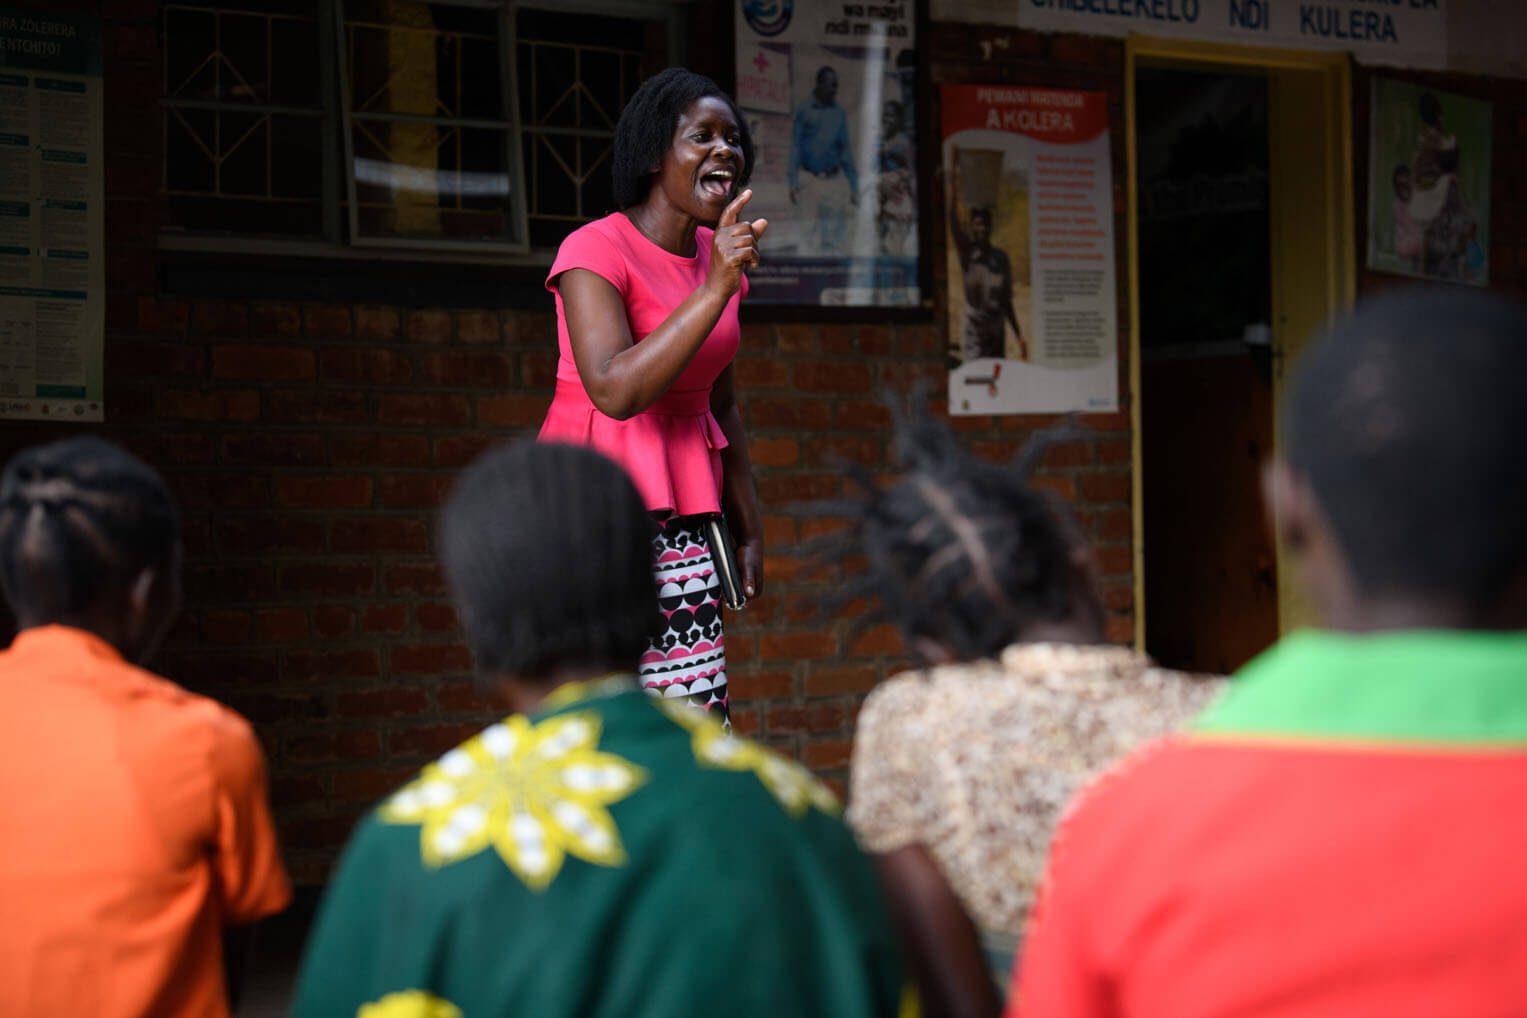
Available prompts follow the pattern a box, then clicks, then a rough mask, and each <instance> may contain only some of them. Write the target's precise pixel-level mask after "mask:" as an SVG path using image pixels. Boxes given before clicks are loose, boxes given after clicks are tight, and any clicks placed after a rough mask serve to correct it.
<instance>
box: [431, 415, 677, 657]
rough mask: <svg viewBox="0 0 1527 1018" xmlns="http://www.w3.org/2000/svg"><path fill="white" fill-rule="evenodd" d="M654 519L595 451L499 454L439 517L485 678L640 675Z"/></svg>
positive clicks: (527, 449)
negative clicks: (598, 672)
mask: <svg viewBox="0 0 1527 1018" xmlns="http://www.w3.org/2000/svg"><path fill="white" fill-rule="evenodd" d="M653 533H654V527H653V523H652V518H651V516H650V515H649V514H648V512H647V510H646V508H645V506H644V505H643V504H642V500H641V497H640V496H639V495H637V493H636V489H635V487H633V486H632V484H631V481H630V480H629V479H628V478H627V477H626V475H625V473H624V472H623V471H622V470H621V469H620V468H619V467H618V466H616V465H615V464H614V463H612V462H611V461H610V460H608V459H606V458H605V457H603V456H601V455H599V454H598V453H596V452H592V451H590V450H588V449H583V448H579V447H576V446H570V445H556V444H546V443H537V442H531V441H522V442H516V443H513V444H510V445H505V446H500V447H499V448H496V449H493V450H491V451H489V452H487V453H485V454H483V455H482V456H481V457H479V458H478V459H477V461H476V462H475V463H473V464H472V465H471V466H470V467H468V468H467V470H466V472H465V473H463V474H462V475H461V479H460V480H459V481H457V483H456V487H455V489H454V490H453V491H452V492H451V495H450V498H449V499H447V500H446V504H445V508H444V509H443V510H442V511H441V514H440V524H439V545H440V559H441V564H442V565H443V567H444V569H445V575H446V579H447V581H448V582H449V584H450V587H451V591H452V593H453V595H454V596H455V599H456V607H457V610H458V612H459V614H460V616H461V622H462V627H463V628H464V629H465V630H466V637H467V643H468V645H469V646H470V647H471V648H472V653H473V655H474V656H475V658H476V659H477V666H478V669H479V671H481V672H482V673H484V674H485V675H488V676H514V677H516V678H521V679H538V678H544V677H546V676H548V675H550V674H551V673H552V672H554V671H556V670H557V669H559V668H567V667H581V666H592V667H597V668H611V669H630V670H632V671H634V670H635V669H636V665H637V662H638V659H639V658H640V657H641V654H642V651H643V650H645V649H646V647H647V641H648V639H649V637H650V636H651V635H652V634H653V633H654V632H655V630H656V628H657V625H658V622H659V620H660V618H661V616H660V615H659V613H658V604H657V588H656V585H655V584H654V582H653V578H652V537H653Z"/></svg>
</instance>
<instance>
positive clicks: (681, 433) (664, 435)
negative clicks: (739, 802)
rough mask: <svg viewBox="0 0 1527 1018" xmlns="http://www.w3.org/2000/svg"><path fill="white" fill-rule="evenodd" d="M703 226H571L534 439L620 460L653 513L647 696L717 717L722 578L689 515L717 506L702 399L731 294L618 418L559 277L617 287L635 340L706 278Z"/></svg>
mask: <svg viewBox="0 0 1527 1018" xmlns="http://www.w3.org/2000/svg"><path fill="white" fill-rule="evenodd" d="M710 246H711V231H710V230H708V229H706V228H705V227H700V228H698V229H697V230H696V231H695V253H694V254H693V255H691V256H689V257H683V256H680V255H675V254H672V253H670V252H668V251H665V250H663V249H662V248H660V247H658V246H657V245H656V244H654V243H653V242H652V241H650V240H648V239H647V238H646V237H645V236H644V235H643V234H642V232H641V231H640V230H638V229H637V228H636V227H635V226H634V225H633V224H632V223H631V221H630V220H629V219H627V218H626V216H625V215H624V214H623V213H620V212H616V213H614V214H612V215H608V216H606V217H604V218H603V219H599V220H596V221H594V222H592V223H589V224H588V225H586V226H583V227H580V228H579V229H577V230H575V231H573V233H572V234H570V235H569V236H568V238H567V239H566V240H564V241H563V242H562V246H561V248H559V249H558V251H557V258H556V261H554V262H553V263H552V267H551V271H550V273H548V274H547V277H546V288H547V289H548V290H550V291H551V292H552V294H553V295H554V296H555V297H556V302H557V344H558V358H557V387H556V394H555V395H554V396H553V397H552V403H551V408H550V409H549V410H548V411H547V413H546V421H545V423H543V424H542V425H541V432H540V436H539V437H540V441H543V442H568V443H571V444H574V445H583V446H588V447H590V448H592V449H595V450H597V451H599V452H601V453H604V454H605V455H606V456H609V457H610V458H611V459H613V460H614V461H615V462H616V463H618V464H620V465H621V466H622V467H623V468H624V469H625V471H626V473H627V474H628V475H629V476H630V477H631V480H632V482H634V483H635V485H636V490H637V491H638V492H640V493H641V496H642V499H643V501H644V502H645V503H646V505H647V508H648V509H649V510H651V511H652V512H653V514H654V515H656V516H657V517H659V519H660V520H661V529H660V532H659V533H658V535H657V537H656V539H655V542H654V563H655V565H654V568H655V575H656V581H657V584H658V601H659V604H660V605H661V607H662V610H663V615H664V617H665V618H666V619H667V625H666V627H665V629H664V631H663V632H662V633H661V634H660V635H658V636H657V637H654V639H653V642H652V646H651V647H650V648H649V649H648V652H647V653H646V654H645V655H644V656H643V658H642V662H641V667H640V673H641V674H640V678H641V681H642V684H643V686H644V687H646V688H647V690H648V691H649V692H651V693H653V694H655V695H661V696H664V697H667V698H675V699H680V698H682V699H685V700H687V701H689V702H690V703H692V704H694V705H695V706H697V707H704V708H706V709H708V710H710V711H712V712H714V715H715V716H717V717H719V718H720V719H721V720H723V721H724V720H726V718H727V712H726V710H727V699H726V644H725V637H724V635H723V633H722V625H721V593H720V591H721V588H720V581H719V579H718V578H717V576H716V572H715V568H714V565H713V562H712V559H711V554H710V548H709V546H708V545H707V544H706V542H705V538H704V534H703V531H702V530H701V529H700V527H699V526H698V525H697V521H696V520H695V519H694V517H696V516H702V515H705V514H708V513H717V512H720V511H721V480H722V473H721V471H722V468H721V450H722V449H724V448H726V445H727V440H726V436H725V434H723V433H722V431H721V426H720V424H718V423H717V422H716V418H715V416H714V415H713V414H712V413H711V409H710V396H711V387H712V386H713V385H714V384H715V382H716V379H717V378H718V377H719V376H720V374H721V372H722V371H723V370H725V369H726V367H727V365H729V364H731V362H732V358H733V357H735V356H736V354H737V348H738V345H739V343H740V341H741V328H740V326H739V325H738V322H737V308H738V305H739V304H740V303H741V298H742V297H743V296H744V295H746V293H747V290H748V283H747V279H746V277H744V279H743V282H742V287H741V289H740V290H739V291H738V292H737V293H735V294H733V295H732V299H731V300H730V301H729V302H728V303H727V305H726V308H725V309H724V310H723V311H722V313H721V318H720V320H719V321H717V323H716V327H715V329H713V330H712V331H711V334H710V336H708V337H707V338H706V340H705V342H704V343H703V344H702V345H701V347H700V349H699V351H698V352H696V354H695V356H694V358H693V359H692V360H691V361H690V362H689V364H688V365H687V366H686V367H685V368H684V370H683V371H682V372H681V373H680V374H679V377H678V378H677V379H675V380H674V382H673V385H671V386H670V387H669V389H668V391H667V392H665V393H664V394H663V395H662V396H661V397H660V398H659V399H658V400H657V402H656V403H654V404H653V405H652V406H650V407H648V408H647V409H646V410H644V411H642V412H641V413H639V414H636V415H634V416H632V417H631V418H629V419H627V420H624V421H620V420H616V419H615V418H613V417H609V416H606V415H605V414H603V413H601V412H600V411H599V409H598V408H597V407H596V406H594V402H593V400H591V399H590V398H589V395H588V391H587V390H586V389H585V388H584V386H583V379H582V378H581V377H580V376H579V374H578V365H577V362H576V361H575V360H574V359H573V349H572V342H571V340H570V339H569V337H568V332H567V312H566V309H565V308H564V307H563V305H562V294H561V292H560V291H559V290H558V288H557V278H558V277H559V276H560V275H561V274H562V273H564V272H566V271H567V270H568V269H587V270H588V271H590V272H593V273H594V274H596V275H598V276H600V277H601V278H603V279H605V280H607V281H608V282H609V283H610V284H611V285H612V286H614V287H615V289H616V290H617V291H619V293H620V295H621V299H622V301H623V302H624V303H625V308H626V321H627V324H628V325H629V326H630V330H631V339H632V341H633V342H637V343H640V342H641V341H642V340H643V339H645V338H646V337H647V335H648V334H650V333H651V332H652V331H653V330H654V329H656V328H657V327H658V326H659V325H661V324H662V323H663V321H664V320H665V319H666V318H667V317H668V316H669V315H670V314H671V313H672V312H673V309H674V308H676V307H678V305H679V304H680V303H682V302H683V301H684V299H685V298H687V297H688V296H689V295H690V294H691V293H693V292H694V291H695V290H696V289H698V288H699V287H700V285H701V284H702V283H704V282H705V278H706V275H707V274H708V271H709V266H710Z"/></svg>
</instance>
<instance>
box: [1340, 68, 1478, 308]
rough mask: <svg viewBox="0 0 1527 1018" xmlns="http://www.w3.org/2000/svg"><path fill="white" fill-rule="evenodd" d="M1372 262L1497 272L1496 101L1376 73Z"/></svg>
mask: <svg viewBox="0 0 1527 1018" xmlns="http://www.w3.org/2000/svg"><path fill="white" fill-rule="evenodd" d="M1370 116H1371V126H1370V128H1369V136H1368V146H1369V147H1368V268H1370V269H1375V270H1378V271H1380V272H1394V273H1398V274H1400V275H1404V276H1418V277H1421V278H1423V279H1440V280H1446V281H1448V282H1453V283H1472V284H1473V285H1475V286H1484V285H1486V284H1487V283H1489V281H1490V151H1491V127H1492V123H1493V118H1492V114H1491V109H1490V104H1489V103H1487V102H1484V101H1482V100H1479V99H1470V98H1468V97H1466V96H1461V95H1454V94H1453V93H1451V92H1442V91H1439V90H1438V89H1434V88H1425V87H1423V86H1420V85H1412V84H1410V83H1408V82H1403V81H1390V80H1388V79H1385V78H1375V79H1373V108H1372V111H1371V114H1370Z"/></svg>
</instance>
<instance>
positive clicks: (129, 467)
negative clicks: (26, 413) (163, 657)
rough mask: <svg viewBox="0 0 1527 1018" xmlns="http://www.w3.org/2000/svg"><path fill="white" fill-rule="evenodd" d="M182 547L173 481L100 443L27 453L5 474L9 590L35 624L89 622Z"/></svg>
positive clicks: (1, 560)
mask: <svg viewBox="0 0 1527 1018" xmlns="http://www.w3.org/2000/svg"><path fill="white" fill-rule="evenodd" d="M179 540H180V514H179V512H178V510H177V509H176V507H175V501H174V499H173V498H171V497H170V493H169V490H168V489H167V488H166V487H165V485H164V481H162V480H161V479H160V477H159V475H158V474H157V473H155V472H154V470H153V468H151V467H149V466H148V465H147V464H146V463H144V462H143V461H142V460H140V459H138V458H137V457H135V456H132V455H131V454H129V453H127V452H124V451H123V450H122V449H119V448H118V447H116V446H115V445H112V444H111V443H110V442H105V441H102V440H101V439H99V438H91V437H85V438H71V439H67V440H65V441H61V442H54V443H52V444H50V445H41V446H34V447H32V448H30V449H23V450H22V451H21V452H19V453H17V454H16V455H15V457H13V458H12V459H11V461H10V462H9V463H7V464H6V467H5V472H4V474H3V475H0V584H3V586H4V588H5V596H6V598H7V600H9V601H10V603H11V606H12V608H13V609H14V610H15V612H16V615H17V617H18V618H22V619H25V620H27V621H28V622H29V623H31V624H43V623H48V622H77V621H80V620H82V619H84V618H85V617H86V616H87V615H89V614H90V612H91V611H92V610H93V609H95V608H97V607H99V606H100V605H101V604H103V603H104V602H105V600H106V598H108V597H110V596H115V595H117V594H120V593H121V592H122V591H124V590H125V589H126V588H127V586H128V585H129V584H131V583H132V582H133V580H134V579H135V578H136V577H137V576H138V575H139V574H140V573H141V572H142V571H143V570H144V569H146V568H149V567H152V566H158V565H160V564H162V563H164V562H165V561H167V560H168V559H170V557H171V556H172V555H173V553H174V549H175V546H176V544H177V543H178V541H179Z"/></svg>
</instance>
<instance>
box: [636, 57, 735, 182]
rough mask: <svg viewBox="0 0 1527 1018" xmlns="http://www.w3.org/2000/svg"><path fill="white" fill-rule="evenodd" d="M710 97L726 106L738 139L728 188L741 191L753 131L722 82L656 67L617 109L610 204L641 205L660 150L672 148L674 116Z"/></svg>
mask: <svg viewBox="0 0 1527 1018" xmlns="http://www.w3.org/2000/svg"><path fill="white" fill-rule="evenodd" d="M708 96H715V97H716V98H718V99H720V100H722V101H723V102H725V103H726V104H727V106H729V107H731V110H732V116H733V117H735V118H736V120H737V132H738V134H739V136H740V138H741V141H742V171H741V172H740V173H738V174H737V179H736V181H735V182H734V183H733V185H732V189H733V193H736V192H738V191H741V190H742V187H743V185H745V184H746V183H747V182H748V178H750V177H751V176H752V175H753V136H752V135H751V134H749V133H748V121H747V118H746V117H744V116H743V115H742V111H741V110H739V109H738V108H737V104H736V103H735V102H733V101H732V97H731V96H729V95H727V94H726V93H725V92H723V91H722V90H721V86H720V85H718V84H716V83H715V82H714V81H712V80H710V79H709V78H707V77H706V76H705V75H703V74H696V73H695V72H694V71H689V70H685V69H684V68H682V67H670V68H668V69H667V70H666V71H659V72H658V73H657V74H654V75H653V76H652V77H650V78H648V79H647V80H646V81H644V82H642V83H641V85H639V86H638V87H637V89H636V94H635V95H633V96H631V101H630V102H628V103H626V108H625V109H624V110H622V111H621V114H620V120H619V121H618V122H617V123H616V124H615V154H614V157H613V159H612V160H611V167H610V173H611V176H612V177H613V183H614V191H615V207H616V208H617V209H628V208H630V207H631V206H633V205H640V204H641V203H642V202H643V201H645V200H646V199H647V194H648V192H650V191H651V190H652V178H653V177H654V176H655V175H656V168H657V167H659V166H661V165H662V163H663V155H664V154H665V153H666V152H667V151H668V150H669V149H670V148H671V147H673V129H674V128H675V127H677V126H678V123H679V117H681V116H683V114H684V111H685V110H687V109H689V107H690V106H692V105H694V104H695V103H696V102H697V101H698V100H700V99H704V98H706V97H708Z"/></svg>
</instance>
